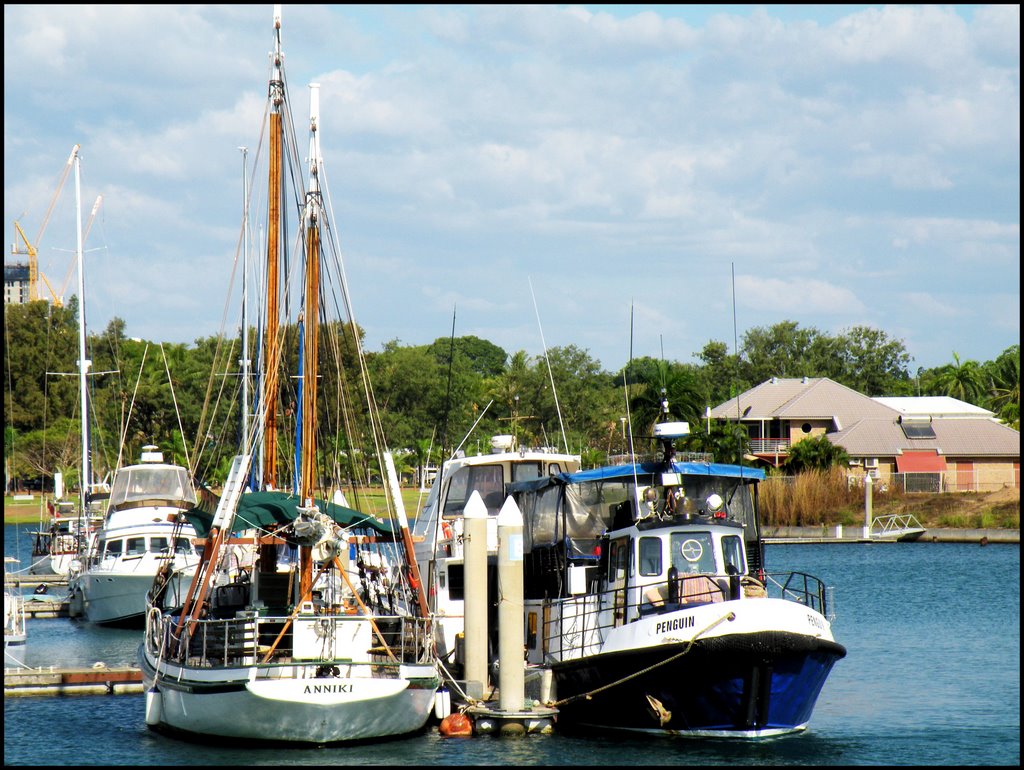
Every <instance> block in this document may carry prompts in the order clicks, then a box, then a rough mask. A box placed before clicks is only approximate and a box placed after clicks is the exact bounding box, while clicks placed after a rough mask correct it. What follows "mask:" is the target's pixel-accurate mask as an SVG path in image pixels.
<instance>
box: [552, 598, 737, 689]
mask: <svg viewBox="0 0 1024 770" xmlns="http://www.w3.org/2000/svg"><path fill="white" fill-rule="evenodd" d="M735 619H736V613H735V612H729V613H727V614H725V615H723V616H722V617H720V618H719V619H718V620H716V621H715V622H714V623H712V624H711V625H709V626H708V627H707V628H702V629H701V630H700V631H698V632H697V633H695V634H694V635H693V636H692V637H690V639H689V640H688V641H687V642H686V647H685V648H684V649H683V650H682V651H681V652H677V653H676V654H675V655H672V656H670V657H668V658H665V660H662V661H660V662H658V663H655V664H653V665H650V666H648V667H647V668H642V669H640V670H639V671H637V672H635V673H633V674H630V675H629V676H624V677H622V679H619V680H617V681H615V682H610V683H608V684H606V685H602V686H601V687H598V688H596V689H593V690H591V691H590V692H584V693H580V694H579V695H573V696H571V697H569V698H563V699H562V700H558V701H555V702H554V703H551V704H549V705H550V706H551V707H552V708H556V707H558V706H564V705H565V704H566V703H572V702H573V701H577V700H580V699H581V698H586V699H587V700H590V699H591V698H593V697H594V696H595V695H597V694H598V693H599V692H604V691H605V690H608V689H611V688H612V687H616V686H618V685H620V684H623V683H625V682H628V681H630V680H631V679H636V678H637V677H638V676H643V675H644V674H646V673H648V672H650V671H653V670H654V669H656V668H659V667H661V666H664V665H666V664H668V663H671V662H672V661H673V660H676V659H677V658H681V657H682V656H683V655H685V654H686V653H688V652H689V651H690V649H691V648H692V647H693V643H694V642H695V641H697V637H699V636H700V635H701V634H706V633H707V632H708V631H710V630H711V629H713V628H714V627H715V626H717V625H719V624H720V623H723V622H725V621H726V620H728V621H730V622H731V621H733V620H735Z"/></svg>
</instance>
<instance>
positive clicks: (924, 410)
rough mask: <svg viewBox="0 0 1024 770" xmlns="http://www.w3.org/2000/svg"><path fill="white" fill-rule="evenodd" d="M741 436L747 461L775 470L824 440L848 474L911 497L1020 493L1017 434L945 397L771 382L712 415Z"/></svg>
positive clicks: (815, 382)
mask: <svg viewBox="0 0 1024 770" xmlns="http://www.w3.org/2000/svg"><path fill="white" fill-rule="evenodd" d="M711 417H712V418H713V419H719V420H729V421H733V422H739V423H740V424H742V425H744V426H745V427H746V428H747V433H748V435H749V437H750V445H751V453H752V454H753V456H754V457H755V458H756V459H757V460H758V461H759V462H761V463H763V464H766V465H772V466H776V467H778V466H780V465H781V464H782V463H784V462H785V460H786V458H787V457H788V456H789V448H790V447H791V446H792V445H793V444H795V443H796V442H798V441H800V440H801V439H803V438H809V437H815V436H822V435H823V436H825V437H826V438H828V440H829V441H831V442H832V443H833V444H836V445H837V446H841V447H842V448H843V449H845V450H846V453H847V454H848V455H849V456H850V471H851V473H852V474H860V475H863V474H865V473H866V474H870V475H871V476H872V477H874V478H876V479H879V480H888V479H892V480H896V479H897V477H898V478H899V481H901V482H902V483H903V485H904V486H905V488H906V489H908V490H911V491H914V490H917V491H925V490H933V489H934V490H935V491H938V490H943V491H969V490H970V491H992V490H996V489H1001V488H1003V487H1006V486H1013V487H1017V488H1019V487H1020V433H1019V432H1018V431H1016V430H1014V429H1013V428H1010V427H1008V426H1006V425H1003V424H1002V423H1000V422H999V421H998V420H996V419H995V416H994V415H993V413H992V412H989V411H987V410H985V409H982V408H981V407H977V406H974V405H973V404H967V403H965V402H963V401H958V400H957V399H954V398H949V397H935V396H925V397H918V398H914V397H899V398H889V397H879V398H869V397H868V396H865V395H863V394H862V393H858V392H857V391H855V390H853V389H851V388H848V387H846V386H845V385H841V384H839V383H838V382H834V381H833V380H830V379H828V378H827V377H815V378H812V377H804V378H800V379H792V378H777V377H773V378H772V379H770V380H767V381H765V382H763V383H761V384H760V385H758V386H757V387H754V388H751V389H750V390H748V391H746V392H745V393H742V394H740V395H739V396H738V397H737V398H734V399H730V400H729V401H727V402H725V403H724V404H720V405H719V406H717V407H715V408H714V409H712V410H711Z"/></svg>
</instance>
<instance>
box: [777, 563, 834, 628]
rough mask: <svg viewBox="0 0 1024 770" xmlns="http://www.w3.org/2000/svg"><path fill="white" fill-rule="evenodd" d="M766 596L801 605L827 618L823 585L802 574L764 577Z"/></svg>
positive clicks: (790, 573) (815, 579)
mask: <svg viewBox="0 0 1024 770" xmlns="http://www.w3.org/2000/svg"><path fill="white" fill-rule="evenodd" d="M765 589H766V591H767V593H768V596H770V597H773V598H777V599H786V600H788V601H791V602H796V603H797V604H803V605H805V606H807V607H810V608H811V609H812V610H815V611H817V612H819V613H821V614H822V615H824V616H825V617H826V618H827V617H828V605H829V601H828V596H827V593H828V592H827V590H826V588H825V584H824V583H823V582H821V580H819V579H818V578H816V577H814V576H813V575H808V574H806V573H804V572H783V573H769V574H766V575H765Z"/></svg>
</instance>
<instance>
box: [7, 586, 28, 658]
mask: <svg viewBox="0 0 1024 770" xmlns="http://www.w3.org/2000/svg"><path fill="white" fill-rule="evenodd" d="M16 591H17V589H12V591H6V590H5V591H4V666H9V665H12V666H18V665H24V664H25V643H26V641H27V639H28V636H27V634H26V632H25V600H24V599H23V598H22V597H21V595H20V594H18V593H16Z"/></svg>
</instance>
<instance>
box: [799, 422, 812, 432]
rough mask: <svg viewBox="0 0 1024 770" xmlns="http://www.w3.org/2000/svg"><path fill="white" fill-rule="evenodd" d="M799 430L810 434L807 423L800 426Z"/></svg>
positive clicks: (809, 426)
mask: <svg viewBox="0 0 1024 770" xmlns="http://www.w3.org/2000/svg"><path fill="white" fill-rule="evenodd" d="M800 430H802V431H803V432H804V433H810V432H811V424H810V423H809V422H805V423H804V424H803V425H801V426H800Z"/></svg>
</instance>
